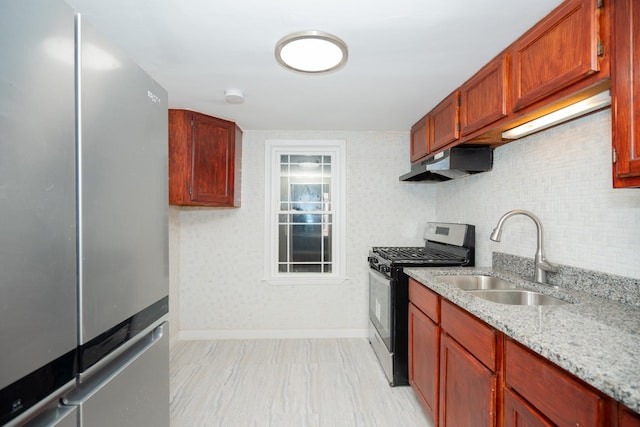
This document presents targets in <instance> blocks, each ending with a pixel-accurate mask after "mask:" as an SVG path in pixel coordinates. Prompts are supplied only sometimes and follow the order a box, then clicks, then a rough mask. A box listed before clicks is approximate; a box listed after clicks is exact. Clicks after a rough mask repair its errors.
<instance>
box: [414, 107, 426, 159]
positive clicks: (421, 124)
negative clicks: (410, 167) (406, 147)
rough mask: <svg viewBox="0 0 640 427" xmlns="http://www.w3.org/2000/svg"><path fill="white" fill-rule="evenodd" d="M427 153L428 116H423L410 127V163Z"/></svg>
mask: <svg viewBox="0 0 640 427" xmlns="http://www.w3.org/2000/svg"><path fill="white" fill-rule="evenodd" d="M427 154H429V116H428V115H427V116H424V117H423V118H421V119H420V120H419V121H418V122H417V123H416V124H415V125H413V126H412V127H411V163H415V162H418V161H420V160H422V159H423V158H424V157H426V156H427Z"/></svg>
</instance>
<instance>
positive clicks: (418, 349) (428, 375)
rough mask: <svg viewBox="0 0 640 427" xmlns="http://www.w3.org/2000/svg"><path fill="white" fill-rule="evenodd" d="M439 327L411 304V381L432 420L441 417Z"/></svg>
mask: <svg viewBox="0 0 640 427" xmlns="http://www.w3.org/2000/svg"><path fill="white" fill-rule="evenodd" d="M439 329H440V328H439V327H438V325H436V324H435V323H433V322H432V321H431V319H429V318H428V317H427V316H426V315H425V314H424V313H423V312H421V311H420V310H419V309H418V308H417V307H416V306H415V305H413V304H412V303H410V304H409V383H410V384H411V387H412V388H413V390H414V391H415V392H416V395H417V396H418V399H419V400H420V402H421V403H422V405H423V407H424V409H425V411H426V412H427V413H428V414H429V415H430V416H431V418H432V419H435V418H436V417H437V416H438V380H439V378H438V369H439V366H438V365H439V346H440V330H439Z"/></svg>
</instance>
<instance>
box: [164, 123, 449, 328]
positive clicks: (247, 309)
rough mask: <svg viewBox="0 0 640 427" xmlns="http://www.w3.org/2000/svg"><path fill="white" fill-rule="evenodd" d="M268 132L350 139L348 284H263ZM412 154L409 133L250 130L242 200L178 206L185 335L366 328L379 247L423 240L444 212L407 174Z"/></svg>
mask: <svg viewBox="0 0 640 427" xmlns="http://www.w3.org/2000/svg"><path fill="white" fill-rule="evenodd" d="M267 139H301V140H305V139H306V140H312V139H343V140H346V141H347V144H346V145H347V218H346V220H347V227H346V233H347V277H348V280H347V281H346V282H344V283H342V284H340V285H324V286H307V285H305V286H281V285H279V286H278V285H269V284H268V283H266V282H263V281H262V279H263V255H264V254H263V251H264V238H265V230H264V215H265V200H264V192H265V185H264V182H265V177H264V163H265V160H264V143H265V140H267ZM408 159H409V139H408V134H407V133H403V132H402V133H380V132H299V131H296V132H272V131H270V132H261V131H245V132H244V137H243V156H242V162H243V164H242V207H241V208H239V209H209V208H172V211H173V212H176V213H177V215H176V216H175V217H174V216H172V217H171V219H172V228H177V229H179V233H178V232H175V233H172V234H171V236H172V238H173V239H174V240H172V241H171V249H172V250H171V251H170V253H171V254H172V256H175V257H178V258H179V261H178V267H179V280H180V283H179V298H180V303H179V314H177V313H175V312H174V313H173V316H176V315H178V316H179V320H180V325H179V327H180V330H181V331H182V332H181V337H195V338H198V337H202V338H206V337H226V336H229V337H261V336H278V337H280V336H341V335H346V336H362V335H364V334H365V330H366V327H367V323H366V319H367V304H368V291H367V282H368V266H367V261H366V259H367V254H368V252H369V249H370V247H371V246H376V245H377V246H380V245H422V244H424V241H423V240H422V232H423V229H424V223H425V222H426V221H429V220H432V219H433V218H434V216H435V204H434V200H435V194H436V187H435V186H432V185H424V184H412V183H401V182H399V181H398V176H399V175H401V174H402V173H404V172H407V171H408V169H409V160H408ZM176 247H177V248H176ZM172 277H173V276H172ZM172 285H173V288H174V289H175V288H176V287H178V286H176V284H175V283H173V284H172ZM174 323H175V322H174Z"/></svg>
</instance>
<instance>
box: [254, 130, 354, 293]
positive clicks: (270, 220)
mask: <svg viewBox="0 0 640 427" xmlns="http://www.w3.org/2000/svg"><path fill="white" fill-rule="evenodd" d="M265 158H266V167H265V174H266V177H265V178H266V179H265V183H266V192H265V194H266V197H265V199H266V212H267V214H266V215H265V218H266V224H265V229H266V233H265V235H266V239H265V275H266V280H267V281H268V282H269V283H272V284H286V285H290V284H337V283H340V282H342V281H343V280H344V279H345V260H344V258H345V233H344V227H345V215H344V207H345V141H334V140H331V141H325V140H322V141H299V140H294V141H290V140H267V141H266V152H265Z"/></svg>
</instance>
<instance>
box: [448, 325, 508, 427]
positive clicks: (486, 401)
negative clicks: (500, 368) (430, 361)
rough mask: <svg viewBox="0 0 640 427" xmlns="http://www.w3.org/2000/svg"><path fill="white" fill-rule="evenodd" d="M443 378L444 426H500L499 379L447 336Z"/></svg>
mask: <svg viewBox="0 0 640 427" xmlns="http://www.w3.org/2000/svg"><path fill="white" fill-rule="evenodd" d="M440 376H441V381H440V409H439V414H440V415H439V419H440V426H441V427H459V426H486V427H491V426H495V425H496V377H495V376H494V375H493V374H492V373H491V371H489V370H488V369H487V368H486V367H484V365H482V363H480V362H478V360H476V359H475V358H474V357H473V356H471V355H470V354H469V353H467V351H466V350H465V349H464V348H462V347H461V346H460V345H459V344H458V343H456V342H455V341H454V340H453V339H452V338H451V337H449V336H448V335H447V334H445V333H443V334H442V335H441V344H440Z"/></svg>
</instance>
